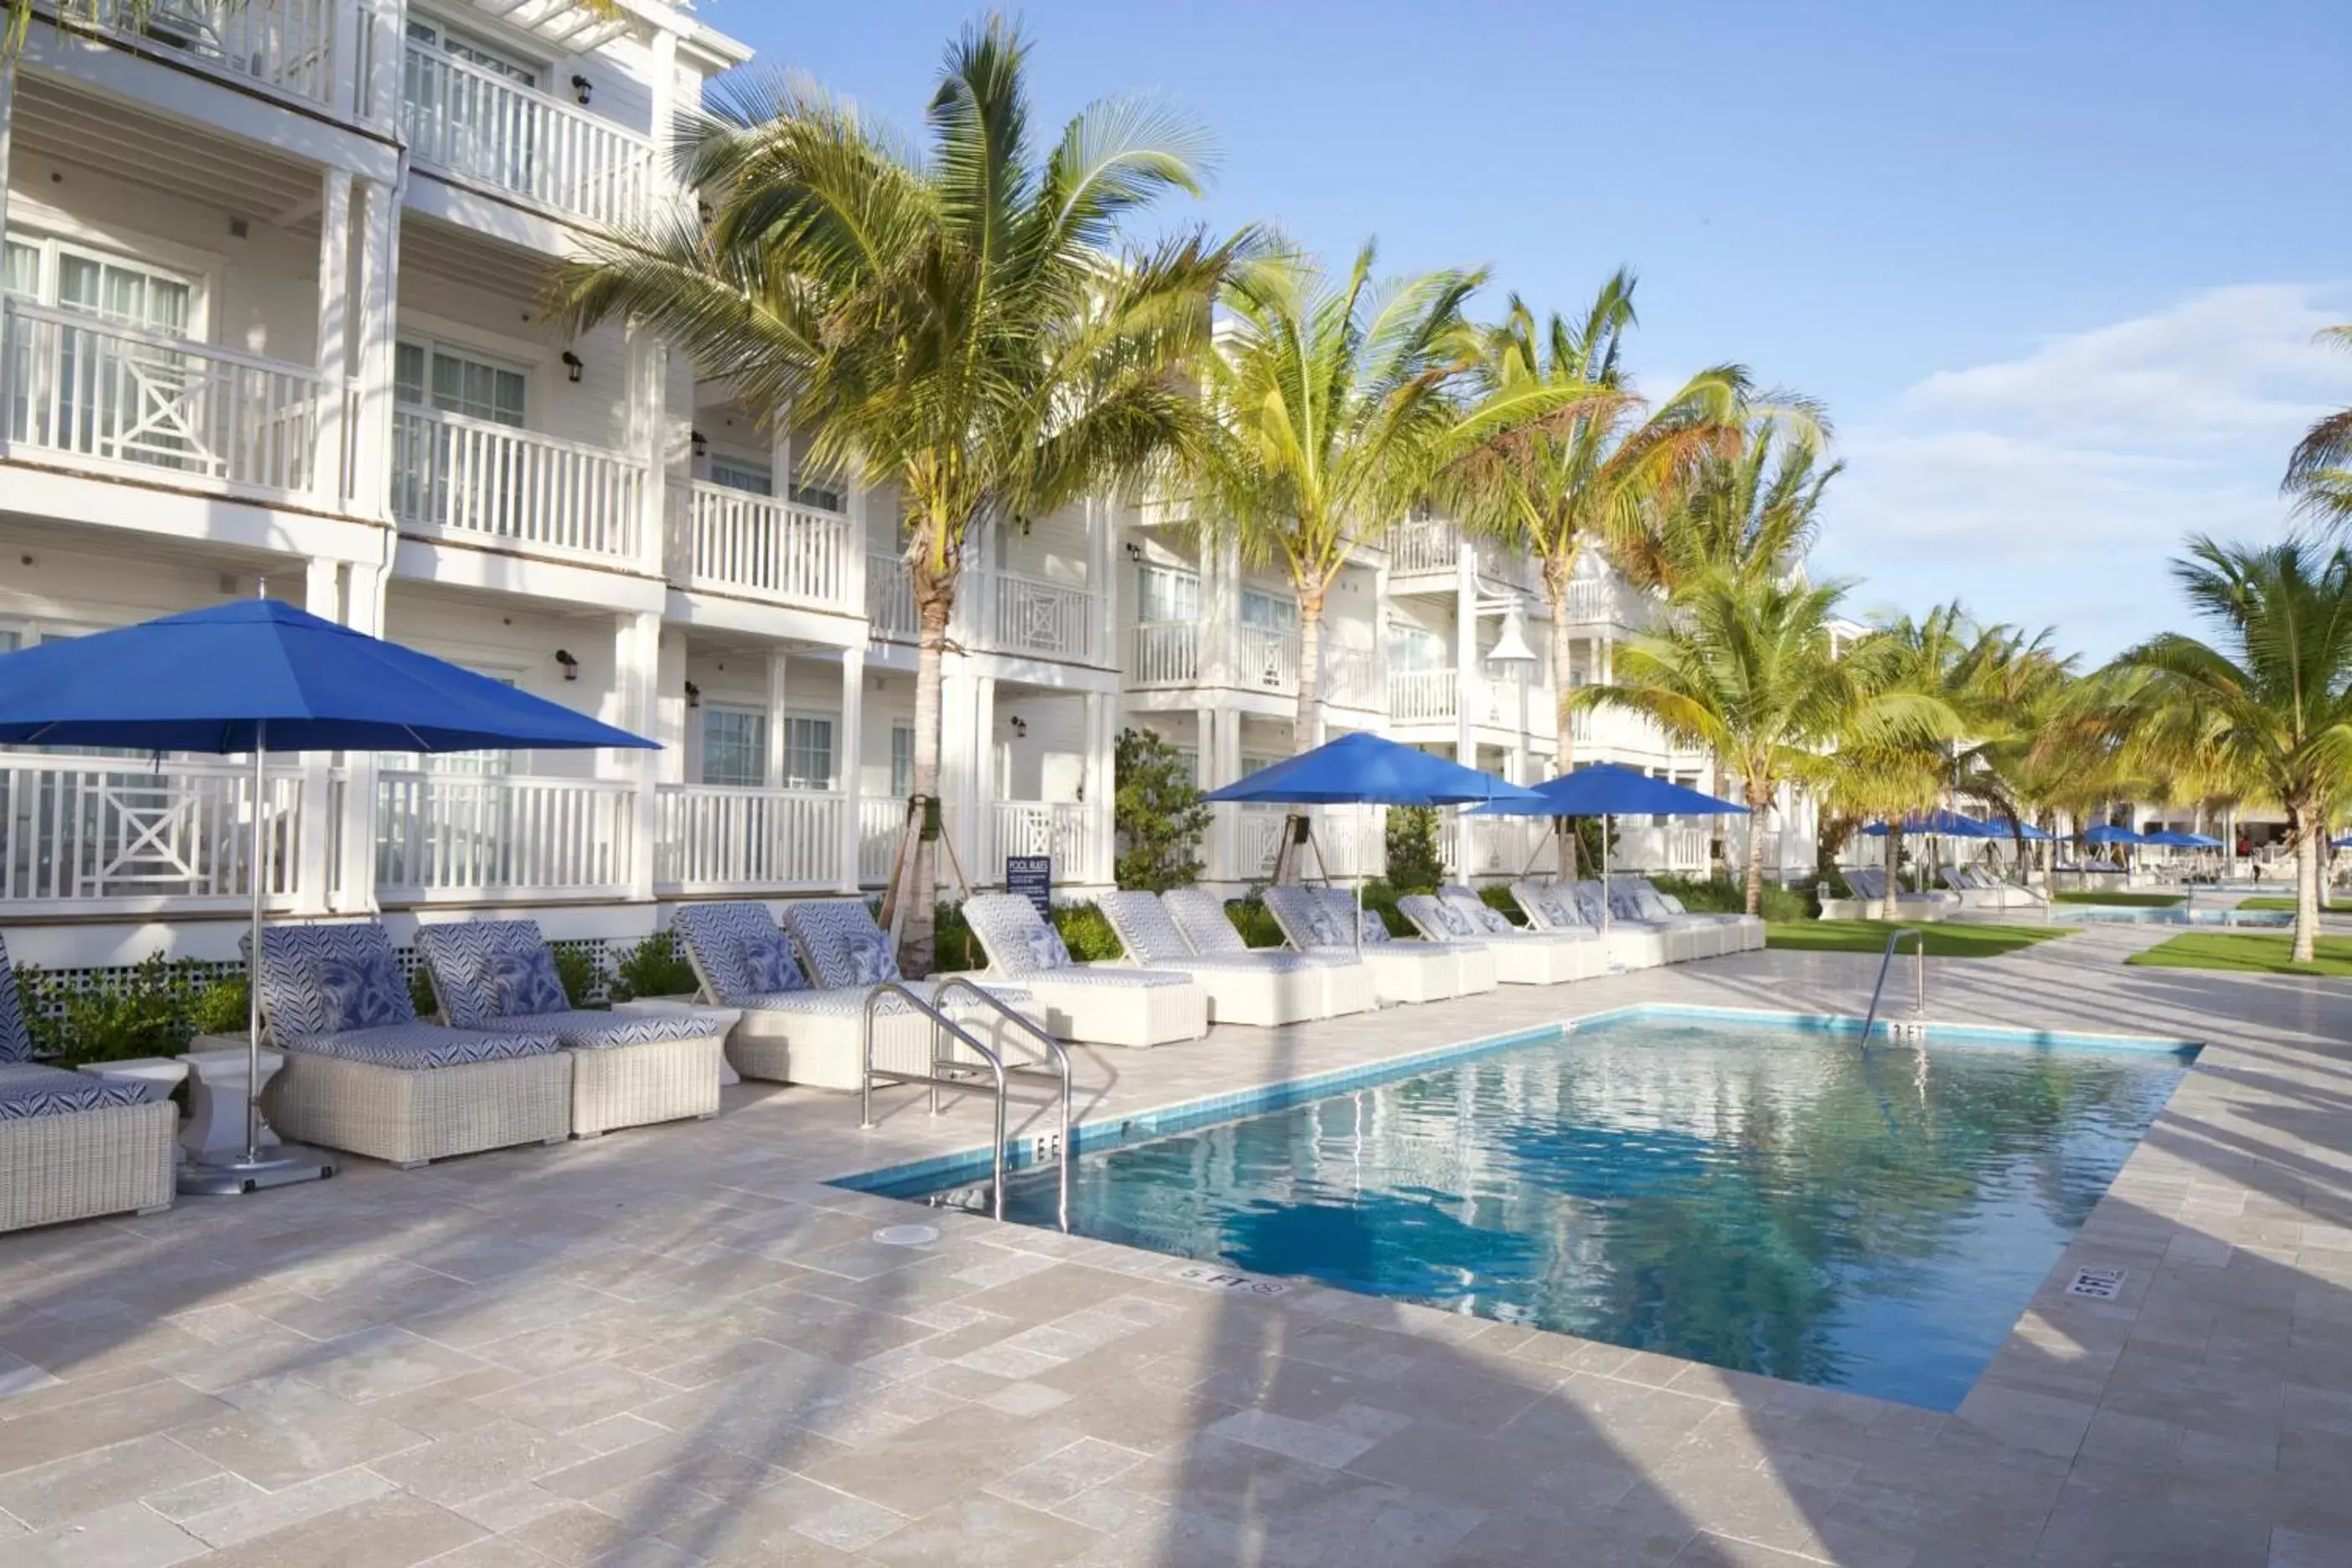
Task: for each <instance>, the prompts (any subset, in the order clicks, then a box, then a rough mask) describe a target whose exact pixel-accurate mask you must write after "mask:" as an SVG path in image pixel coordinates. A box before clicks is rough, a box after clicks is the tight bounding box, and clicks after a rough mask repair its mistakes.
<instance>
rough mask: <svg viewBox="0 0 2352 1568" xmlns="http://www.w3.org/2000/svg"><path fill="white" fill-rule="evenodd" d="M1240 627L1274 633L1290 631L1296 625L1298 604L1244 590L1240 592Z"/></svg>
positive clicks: (1251, 590)
mask: <svg viewBox="0 0 2352 1568" xmlns="http://www.w3.org/2000/svg"><path fill="white" fill-rule="evenodd" d="M1242 625H1244V626H1263V627H1265V629H1266V630H1268V631H1275V632H1286V631H1290V630H1292V629H1294V628H1296V627H1297V625H1298V602H1297V600H1295V599H1284V598H1278V597H1276V595H1272V594H1261V593H1259V592H1257V591H1256V590H1255V589H1254V588H1245V589H1244V590H1243V591H1242Z"/></svg>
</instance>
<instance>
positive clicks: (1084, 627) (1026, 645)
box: [990, 572, 1096, 660]
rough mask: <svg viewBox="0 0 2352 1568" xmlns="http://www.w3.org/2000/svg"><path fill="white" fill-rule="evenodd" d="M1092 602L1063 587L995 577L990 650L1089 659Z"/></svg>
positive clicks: (1092, 641)
mask: <svg viewBox="0 0 2352 1568" xmlns="http://www.w3.org/2000/svg"><path fill="white" fill-rule="evenodd" d="M1095 603H1096V601H1095V596H1094V595H1092V594H1091V593H1088V592H1087V590H1086V589H1084V588H1080V587H1076V586H1074V585H1073V584H1067V583H1050V582H1047V581H1046V580H1045V578H1043V577H1026V576H1023V575H1020V574H1017V573H1012V572H1000V573H998V574H996V615H995V617H994V620H993V621H992V625H991V626H990V633H991V636H990V646H991V647H993V648H994V649H995V650H996V651H997V652H999V653H1024V654H1034V655H1036V656H1038V657H1039V658H1066V659H1080V660H1083V659H1086V658H1091V657H1092V656H1093V653H1094V646H1095V638H1094V620H1095Z"/></svg>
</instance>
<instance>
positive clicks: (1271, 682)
mask: <svg viewBox="0 0 2352 1568" xmlns="http://www.w3.org/2000/svg"><path fill="white" fill-rule="evenodd" d="M1234 685H1235V686H1238V687H1240V688H1242V689H1244V690H1248V691H1272V692H1276V693H1278V694H1279V695H1281V696H1284V697H1296V696H1297V695H1298V634H1297V632H1295V631H1286V630H1282V629H1280V628H1277V627H1274V626H1242V627H1240V628H1238V630H1237V632H1236V634H1235V636H1234Z"/></svg>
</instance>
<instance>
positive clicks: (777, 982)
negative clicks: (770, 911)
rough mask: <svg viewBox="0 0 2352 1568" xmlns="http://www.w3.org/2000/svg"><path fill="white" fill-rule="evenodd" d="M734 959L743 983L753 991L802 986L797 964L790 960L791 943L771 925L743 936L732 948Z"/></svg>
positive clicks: (762, 991)
mask: <svg viewBox="0 0 2352 1568" xmlns="http://www.w3.org/2000/svg"><path fill="white" fill-rule="evenodd" d="M735 961H736V962H737V963H740V964H741V965H742V966H743V983H744V984H747V985H749V986H751V990H752V991H753V993H754V994H760V995H772V994H775V993H777V992H780V991H799V990H802V989H803V988H804V984H805V983H804V982H803V980H802V979H801V966H800V965H799V964H798V963H794V962H793V944H792V943H791V942H789V941H788V940H786V938H785V936H784V933H783V932H782V931H778V930H776V929H775V928H773V927H770V928H769V929H768V930H766V931H760V932H756V933H754V934H752V935H751V936H747V937H745V938H744V939H743V942H742V945H741V946H740V947H738V948H737V949H736V950H735Z"/></svg>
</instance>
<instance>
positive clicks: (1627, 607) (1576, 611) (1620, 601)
mask: <svg viewBox="0 0 2352 1568" xmlns="http://www.w3.org/2000/svg"><path fill="white" fill-rule="evenodd" d="M1658 609H1659V605H1658V601H1657V600H1655V599H1654V598H1652V597H1651V596H1650V595H1647V594H1644V593H1642V592H1641V591H1639V590H1638V589H1635V588H1632V587H1629V586H1628V585H1626V584H1623V583H1620V582H1617V581H1615V580H1614V579H1612V578H1608V577H1580V578H1579V579H1577V580H1576V581H1575V582H1573V583H1570V584H1569V585H1568V618H1569V619H1570V621H1572V622H1575V623H1576V624H1578V625H1580V626H1587V625H1589V626H1623V627H1625V628H1626V629H1628V630H1630V631H1644V630H1647V629H1648V628H1649V627H1651V626H1654V625H1655V624H1656V623H1657V618H1658Z"/></svg>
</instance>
